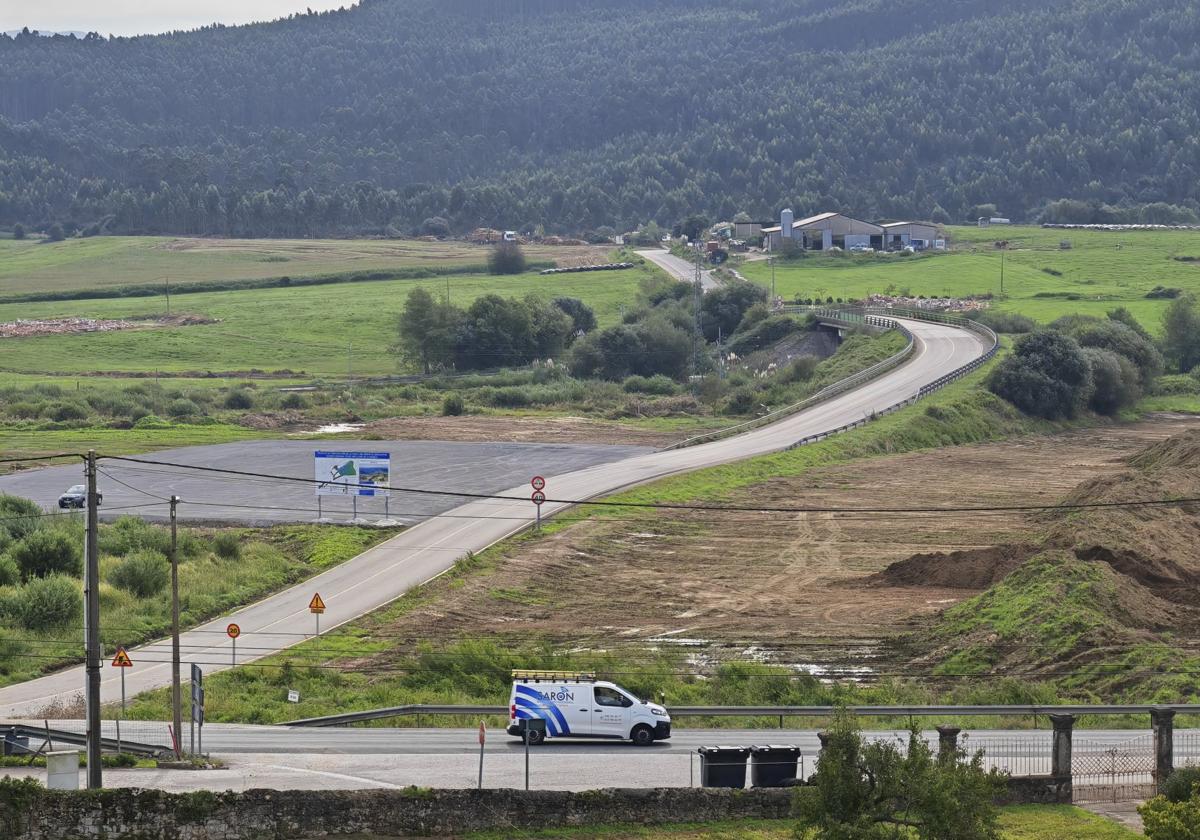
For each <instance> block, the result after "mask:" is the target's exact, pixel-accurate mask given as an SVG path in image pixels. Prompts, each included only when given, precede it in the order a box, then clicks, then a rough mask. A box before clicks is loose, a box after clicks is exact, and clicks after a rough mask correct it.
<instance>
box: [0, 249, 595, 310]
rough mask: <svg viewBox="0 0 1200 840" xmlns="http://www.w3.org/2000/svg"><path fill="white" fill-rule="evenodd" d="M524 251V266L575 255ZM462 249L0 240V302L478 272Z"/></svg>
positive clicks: (483, 257) (470, 253)
mask: <svg viewBox="0 0 1200 840" xmlns="http://www.w3.org/2000/svg"><path fill="white" fill-rule="evenodd" d="M581 250H582V249H580V248H573V247H565V248H564V247H552V246H538V245H531V246H528V247H526V248H525V253H526V255H527V256H528V258H529V259H531V260H554V259H556V258H558V257H562V256H568V255H571V254H577V253H580V252H581ZM487 255H488V249H487V247H486V246H483V245H471V244H469V243H466V242H417V241H410V240H392V239H382V240H370V239H349V240H333V239H280V240H273V239H187V238H175V237H156V236H101V237H95V238H92V239H68V240H66V241H64V242H43V241H38V240H33V239H27V240H23V241H20V242H18V241H15V240H12V239H0V296H7V295H17V294H29V293H34V292H62V291H74V290H78V289H92V288H106V287H115V286H140V285H158V284H161V285H163V286H164V288H165V286H166V285H167V283H168V282H170V283H173V284H185V283H203V282H212V281H231V280H232V281H236V280H259V279H263V278H268V277H281V276H284V275H287V276H290V277H309V276H312V275H318V274H334V273H343V272H348V271H370V270H380V269H397V268H452V267H460V266H467V265H483V264H484V263H486V262H487Z"/></svg>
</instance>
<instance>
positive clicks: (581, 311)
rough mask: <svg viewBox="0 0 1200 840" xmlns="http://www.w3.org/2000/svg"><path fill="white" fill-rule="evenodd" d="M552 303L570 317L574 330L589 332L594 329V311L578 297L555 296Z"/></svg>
mask: <svg viewBox="0 0 1200 840" xmlns="http://www.w3.org/2000/svg"><path fill="white" fill-rule="evenodd" d="M553 303H554V305H555V306H557V307H558V308H559V309H561V310H562V311H563V312H565V313H567V315H568V316H569V317H570V318H571V325H572V326H573V327H574V329H575V331H576V332H579V333H590V332H591V331H592V330H594V329H596V313H595V312H594V311H592V308H591V307H590V306H588V305H587V304H586V303H584V302H583V301H581V300H580V299H579V298H571V297H556V298H555V299H554V301H553Z"/></svg>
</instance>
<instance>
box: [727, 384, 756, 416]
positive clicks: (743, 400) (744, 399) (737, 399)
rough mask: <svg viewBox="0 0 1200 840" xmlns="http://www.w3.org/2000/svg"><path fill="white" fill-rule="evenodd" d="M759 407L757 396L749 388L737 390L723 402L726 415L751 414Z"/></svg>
mask: <svg viewBox="0 0 1200 840" xmlns="http://www.w3.org/2000/svg"><path fill="white" fill-rule="evenodd" d="M758 405H759V402H758V395H757V394H756V393H755V392H754V390H753V389H751V388H738V389H737V390H736V391H734V392H733V393H732V394H730V395H729V399H728V400H726V401H725V409H724V412H725V413H726V414H751V413H752V412H753V411H754V409H756V408H757V407H758Z"/></svg>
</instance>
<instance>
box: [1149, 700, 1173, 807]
mask: <svg viewBox="0 0 1200 840" xmlns="http://www.w3.org/2000/svg"><path fill="white" fill-rule="evenodd" d="M1150 725H1151V728H1152V729H1153V730H1154V785H1155V789H1156V790H1157V791H1158V792H1159V793H1162V792H1163V785H1165V784H1166V782H1167V779H1169V778H1170V777H1171V774H1172V773H1173V772H1175V712H1173V711H1171V710H1169V709H1155V710H1154V711H1152V712H1150Z"/></svg>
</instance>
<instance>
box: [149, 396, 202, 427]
mask: <svg viewBox="0 0 1200 840" xmlns="http://www.w3.org/2000/svg"><path fill="white" fill-rule="evenodd" d="M199 413H200V406H198V405H196V404H195V403H194V402H192V401H191V400H188V399H178V400H172V401H171V404H170V405H169V406H167V414H170V415H171V416H172V417H175V418H177V419H178V418H181V417H194V416H195V415H197V414H199ZM142 419H143V420H144V419H145V418H142ZM139 426H140V423H139Z"/></svg>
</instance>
